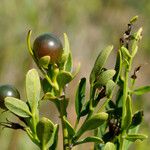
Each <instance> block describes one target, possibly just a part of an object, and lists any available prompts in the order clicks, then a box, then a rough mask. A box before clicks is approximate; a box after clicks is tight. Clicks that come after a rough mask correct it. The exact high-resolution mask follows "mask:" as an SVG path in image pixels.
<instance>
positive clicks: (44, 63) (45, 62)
mask: <svg viewBox="0 0 150 150" xmlns="http://www.w3.org/2000/svg"><path fill="white" fill-rule="evenodd" d="M49 63H50V56H44V57H42V58H40V60H39V64H40V66H42V67H43V68H45V69H48V65H49Z"/></svg>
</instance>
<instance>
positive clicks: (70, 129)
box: [63, 117, 75, 137]
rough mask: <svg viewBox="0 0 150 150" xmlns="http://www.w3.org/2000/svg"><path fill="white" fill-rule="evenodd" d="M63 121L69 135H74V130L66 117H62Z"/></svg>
mask: <svg viewBox="0 0 150 150" xmlns="http://www.w3.org/2000/svg"><path fill="white" fill-rule="evenodd" d="M63 121H64V122H65V125H66V128H67V130H68V135H69V137H73V136H74V135H75V130H74V129H73V127H72V125H71V124H70V123H69V121H68V120H67V119H66V117H63Z"/></svg>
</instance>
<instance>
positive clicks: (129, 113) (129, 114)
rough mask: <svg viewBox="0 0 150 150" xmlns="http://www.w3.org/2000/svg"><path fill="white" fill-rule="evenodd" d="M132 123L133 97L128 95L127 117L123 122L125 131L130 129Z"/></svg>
mask: <svg viewBox="0 0 150 150" xmlns="http://www.w3.org/2000/svg"><path fill="white" fill-rule="evenodd" d="M131 122H132V101H131V97H130V96H129V95H128V97H127V100H126V115H125V118H124V121H123V129H128V127H129V126H130V124H131Z"/></svg>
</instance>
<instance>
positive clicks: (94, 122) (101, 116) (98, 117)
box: [75, 112, 108, 139]
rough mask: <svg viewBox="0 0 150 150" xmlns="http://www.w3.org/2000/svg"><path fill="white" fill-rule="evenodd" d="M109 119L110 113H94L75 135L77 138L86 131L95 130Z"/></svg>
mask: <svg viewBox="0 0 150 150" xmlns="http://www.w3.org/2000/svg"><path fill="white" fill-rule="evenodd" d="M107 119H108V114H107V113H105V112H101V113H97V114H94V115H93V116H92V117H90V118H89V119H88V120H86V121H85V122H84V123H83V125H82V126H81V128H80V129H79V130H78V132H77V133H76V135H75V139H78V138H79V137H80V136H81V135H82V134H83V133H84V132H85V131H88V130H93V129H96V128H97V127H99V126H100V125H102V124H103V123H104V122H105V121H106V120H107Z"/></svg>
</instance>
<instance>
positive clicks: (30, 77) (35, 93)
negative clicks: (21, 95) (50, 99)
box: [26, 69, 41, 112]
mask: <svg viewBox="0 0 150 150" xmlns="http://www.w3.org/2000/svg"><path fill="white" fill-rule="evenodd" d="M40 91H41V85H40V79H39V75H38V72H37V71H36V69H31V70H29V71H28V73H27V75H26V93H27V100H28V103H29V105H30V108H31V110H32V112H35V111H36V109H37V107H38V102H39V100H40Z"/></svg>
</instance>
